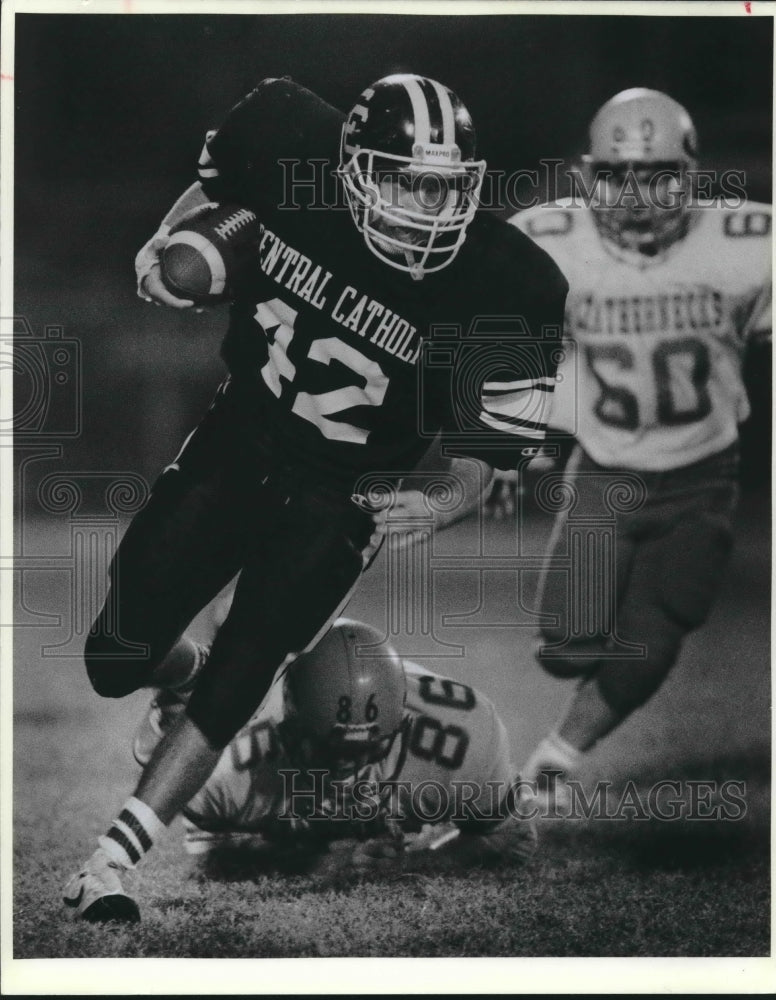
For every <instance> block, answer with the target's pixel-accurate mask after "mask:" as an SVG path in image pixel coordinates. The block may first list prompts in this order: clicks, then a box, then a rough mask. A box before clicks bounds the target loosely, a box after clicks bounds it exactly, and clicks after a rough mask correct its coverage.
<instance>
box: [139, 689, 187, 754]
mask: <svg viewBox="0 0 776 1000" xmlns="http://www.w3.org/2000/svg"><path fill="white" fill-rule="evenodd" d="M185 707H186V702H185V701H184V700H183V699H182V698H180V697H179V696H178V695H177V694H175V693H174V692H173V691H167V690H165V689H162V690H160V691H157V693H156V694H155V695H154V697H153V698H152V699H151V704H150V705H149V706H148V711H147V712H146V714H145V716H144V717H143V721H142V722H141V723H140V725H139V726H138V728H137V732H136V733H135V739H134V741H133V743H132V755H133V756H134V758H135V760H136V761H137V762H138V764H139V765H140V766H141V767H145V766H146V764H147V763H148V762H149V760H150V759H151V757H152V756H153V752H154V750H155V749H156V747H157V745H158V744H159V743H160V742H161V740H162V737H163V736H164V735H165V733H167V732H169V730H170V729H171V728H172V726H173V724H174V723H175V721H176V720H177V718H178V716H179V715H180V714H181V712H182V711H183V710H184V708H185Z"/></svg>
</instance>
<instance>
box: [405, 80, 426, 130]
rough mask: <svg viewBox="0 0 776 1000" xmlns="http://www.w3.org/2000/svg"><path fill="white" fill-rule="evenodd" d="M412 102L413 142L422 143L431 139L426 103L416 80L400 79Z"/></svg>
mask: <svg viewBox="0 0 776 1000" xmlns="http://www.w3.org/2000/svg"><path fill="white" fill-rule="evenodd" d="M402 83H403V84H404V87H405V89H406V91H407V93H408V94H409V98H410V101H411V102H412V117H413V118H414V119H415V142H421V143H423V144H424V145H425V144H426V143H428V142H430V141H431V120H430V117H429V113H428V103H427V101H426V95H425V94H424V93H423V88H422V87H421V86H420V83H419V81H418V80H402Z"/></svg>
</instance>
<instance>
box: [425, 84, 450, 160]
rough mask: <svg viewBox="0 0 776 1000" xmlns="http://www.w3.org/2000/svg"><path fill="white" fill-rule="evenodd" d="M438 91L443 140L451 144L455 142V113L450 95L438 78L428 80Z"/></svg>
mask: <svg viewBox="0 0 776 1000" xmlns="http://www.w3.org/2000/svg"><path fill="white" fill-rule="evenodd" d="M428 82H429V83H430V84H431V85H432V86H433V88H434V90H435V91H436V95H437V100H438V101H439V109H440V111H441V112H442V142H443V143H445V144H446V145H451V144H452V143H454V142H455V113H454V111H453V102H452V101H451V100H450V95H449V94H448V92H447V90H445V88H444V87H443V86H442V84H441V83H437V81H436V80H429V81H428Z"/></svg>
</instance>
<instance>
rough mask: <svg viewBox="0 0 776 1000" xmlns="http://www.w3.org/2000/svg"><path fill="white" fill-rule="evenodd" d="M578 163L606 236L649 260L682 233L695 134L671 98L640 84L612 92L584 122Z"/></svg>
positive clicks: (694, 158)
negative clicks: (585, 146) (584, 151)
mask: <svg viewBox="0 0 776 1000" xmlns="http://www.w3.org/2000/svg"><path fill="white" fill-rule="evenodd" d="M583 162H584V164H585V173H586V175H587V188H588V191H591V192H592V202H591V209H592V211H593V218H594V219H595V223H596V226H597V227H598V230H599V232H600V234H601V236H603V237H604V239H605V240H606V241H607V242H608V243H610V244H613V245H615V246H617V247H619V248H621V249H624V250H627V251H631V252H635V253H638V254H640V255H641V257H642V258H643V259H645V260H647V259H649V258H650V257H656V256H657V255H658V254H661V253H662V252H664V251H665V250H667V249H668V248H669V247H670V246H672V245H673V244H674V243H676V242H677V241H678V240H680V239H681V238H682V237H683V236H684V235H685V234H686V232H687V230H688V228H689V224H690V220H691V215H690V206H691V203H692V197H693V193H694V192H693V186H692V174H693V171H694V170H695V169H696V168H697V137H696V134H695V127H694V125H693V123H692V119H691V118H690V116H689V114H688V113H687V111H686V110H685V109H684V108H683V107H682V105H681V104H679V103H678V102H677V101H675V100H674V99H673V98H672V97H669V96H668V95H667V94H664V93H662V92H661V91H658V90H649V89H647V88H644V87H633V88H631V89H630V90H624V91H622V92H621V93H619V94H616V95H615V96H614V97H613V98H611V100H609V101H607V102H606V104H604V105H603V107H602V108H600V109H599V111H598V113H597V114H596V116H595V117H594V119H593V121H592V123H591V125H590V155H589V156H585V157H583Z"/></svg>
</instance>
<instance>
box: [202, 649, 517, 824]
mask: <svg viewBox="0 0 776 1000" xmlns="http://www.w3.org/2000/svg"><path fill="white" fill-rule="evenodd" d="M403 665H404V670H405V674H406V677H407V712H408V714H409V716H410V727H409V729H408V732H407V734H406V735H405V737H404V738H403V739H397V740H396V741H395V743H394V746H393V748H392V749H391V751H390V753H389V755H388V757H387V758H386V760H385V761H383V762H381V764H380V765H379V767H378V769H377V772H378V773H375V768H374V767H372V768H369V769H366V771H367V772H368V773H363V774H359V777H364V778H368V779H369V780H377V781H379V782H384V783H387V784H388V785H392V786H393V787H394V788H395V789H396V794H398V796H399V798H398V804H399V807H400V809H401V812H402V813H403V815H404V816H405V817H406V819H407V821H408V822H407V824H406V829H409V830H412V829H418V828H419V826H420V825H421V824H422V823H423V822H432V823H437V822H443V821H448V820H450V819H455V818H456V817H457V816H458V815H459V814H461V816H462V818H464V819H465V818H466V817H463V814H462V809H461V807H462V800H463V803H465V805H463V812H466V813H467V815H471V812H472V811H474V810H479V812H480V814H481V815H484V816H486V817H487V816H495V815H498V809H499V805H500V803H501V802H502V800H503V799H504V797H505V795H506V793H507V792H508V790H509V788H510V786H511V784H512V782H513V781H514V779H515V777H516V772H515V768H514V767H513V766H512V761H511V754H510V745H509V738H508V736H507V732H506V729H505V728H504V724H503V722H502V721H501V719H500V718H499V716H498V713H497V712H496V709H495V706H494V705H493V702H492V701H490V699H489V698H486V697H485V695H483V694H481V693H480V692H479V691H476V690H475V689H474V688H471V687H469V686H468V685H466V684H462V683H461V682H460V681H453V680H450V679H449V678H446V677H441V676H440V675H439V674H435V673H432V672H431V671H430V670H425V669H424V668H422V667H420V666H418V665H417V664H414V663H411V662H409V661H406V660H405V661H404V664H403ZM282 719H283V699H282V682H276V684H275V686H274V687H273V688H272V689H271V691H270V693H269V695H268V697H267V699H266V700H265V702H264V704H263V705H262V707H261V708H260V709H259V711H258V712H257V713H256V714H255V715H254V717H253V718H252V719H251V720H250V721H249V722H248V723H247V724H246V725H245V727H244V728H243V729H241V730H240V732H239V733H238V734H237V736H236V737H235V738H234V740H233V741H232V743H230V744H229V746H228V747H227V748H226V749H225V750H224V752H223V754H222V755H221V759H220V760H219V762H218V764H217V765H216V768H215V770H214V772H213V774H212V775H211V777H210V778H209V780H208V781H207V782H206V784H205V786H204V787H203V788H202V789H201V790H200V791H199V792H198V793H197V795H196V796H195V797H194V798H193V799H192V800H191V802H190V803H189V804H188V806H187V807H186V808H185V810H184V815H185V816H186V818H187V819H188V820H190V821H191V822H193V823H194V824H195V825H196V826H197V827H199V828H200V829H203V830H209V831H239V832H246V833H267V832H270V833H273V832H277V830H278V827H277V818H278V817H279V816H280V815H282V814H284V813H287V812H296V813H299V811H300V809H299V805H300V804H301V808H302V810H303V809H304V806H305V804H306V803H307V800H308V798H309V799H310V800H312V795H311V794H310V795H309V796H308V795H307V794H306V790H307V789H314V788H315V781H314V780H306V775H305V774H304V773H302V774H301V775H295V776H294V777H293V778H292V777H291V776H290V775H289V774H286V775H285V776H284V774H283V773H282V772H283V771H287V772H293V771H294V770H295V769H296V768H297V765H295V764H294V763H293V762H292V760H291V757H290V756H289V754H288V751H287V749H286V748H285V747H284V745H283V734H282V729H279V724H280V723H281V722H282ZM319 766H320V767H323V765H319ZM314 768H315V764H314V763H313V764H311V765H310V769H311V770H313V769H314ZM300 792H301V795H299V793H300ZM289 793H293V794H295V795H297V796H298V799H297V800H296V804H295V805H293V806H291V805H290V804H289Z"/></svg>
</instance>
